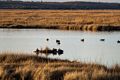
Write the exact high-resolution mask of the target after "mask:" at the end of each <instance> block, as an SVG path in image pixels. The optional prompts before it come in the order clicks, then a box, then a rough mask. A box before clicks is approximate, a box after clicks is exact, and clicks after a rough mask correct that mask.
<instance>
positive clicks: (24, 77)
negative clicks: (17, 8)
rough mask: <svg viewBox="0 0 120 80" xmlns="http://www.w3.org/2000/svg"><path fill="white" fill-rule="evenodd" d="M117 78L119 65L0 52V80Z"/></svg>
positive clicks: (95, 79)
mask: <svg viewBox="0 0 120 80" xmlns="http://www.w3.org/2000/svg"><path fill="white" fill-rule="evenodd" d="M14 79H15V80H119V79H120V67H119V66H118V65H116V66H115V67H113V68H107V67H105V66H103V65H98V64H86V63H81V62H76V61H74V62H71V61H68V60H58V59H47V58H43V57H37V56H34V55H23V54H8V53H6V54H5V53H2V54H0V80H14Z"/></svg>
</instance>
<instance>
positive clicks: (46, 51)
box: [34, 38, 120, 57]
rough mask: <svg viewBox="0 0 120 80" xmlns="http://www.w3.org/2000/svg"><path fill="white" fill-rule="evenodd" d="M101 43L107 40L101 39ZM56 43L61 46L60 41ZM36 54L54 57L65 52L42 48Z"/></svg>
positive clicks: (82, 40)
mask: <svg viewBox="0 0 120 80" xmlns="http://www.w3.org/2000/svg"><path fill="white" fill-rule="evenodd" d="M46 41H47V42H48V41H49V38H47V39H46ZM84 41H85V39H81V42H84ZM100 41H105V39H100ZM56 43H57V45H60V44H61V42H60V40H56ZM117 43H120V40H118V41H117ZM34 52H35V53H36V55H37V56H38V55H39V54H41V55H42V54H44V55H46V57H47V56H48V55H50V54H53V55H62V54H63V53H64V51H63V50H62V49H60V48H59V49H56V48H53V49H50V48H48V47H46V48H45V49H42V48H41V49H38V48H37V49H36V50H35V51H34Z"/></svg>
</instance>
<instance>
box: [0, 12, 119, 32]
mask: <svg viewBox="0 0 120 80" xmlns="http://www.w3.org/2000/svg"><path fill="white" fill-rule="evenodd" d="M119 14H120V10H0V28H18V29H22V28H27V29H31V28H37V29H38V28H39V29H42V28H44V29H63V30H83V31H87V30H90V31H111V30H120V15H119Z"/></svg>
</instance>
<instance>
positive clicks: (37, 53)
mask: <svg viewBox="0 0 120 80" xmlns="http://www.w3.org/2000/svg"><path fill="white" fill-rule="evenodd" d="M34 52H35V53H36V55H37V56H38V55H39V53H40V50H39V49H38V48H37V49H36V51H34Z"/></svg>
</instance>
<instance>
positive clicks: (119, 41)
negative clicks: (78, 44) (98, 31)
mask: <svg viewBox="0 0 120 80" xmlns="http://www.w3.org/2000/svg"><path fill="white" fill-rule="evenodd" d="M81 41H82V42H84V41H85V39H81ZM100 41H105V39H100ZM117 43H120V40H118V41H117Z"/></svg>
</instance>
